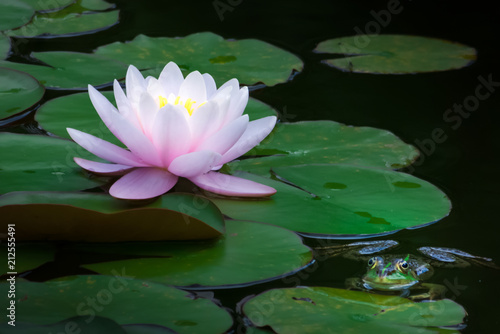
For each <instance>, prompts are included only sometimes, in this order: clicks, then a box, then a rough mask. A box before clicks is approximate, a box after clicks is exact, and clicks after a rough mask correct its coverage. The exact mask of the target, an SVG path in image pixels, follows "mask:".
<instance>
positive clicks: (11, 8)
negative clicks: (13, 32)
mask: <svg viewBox="0 0 500 334" xmlns="http://www.w3.org/2000/svg"><path fill="white" fill-rule="evenodd" d="M34 14H35V10H34V9H33V7H31V6H30V5H29V4H27V3H26V2H24V1H21V0H2V2H0V31H2V30H9V29H14V28H17V27H20V26H23V25H25V24H26V23H28V22H29V21H30V20H31V18H32V17H33V15H34Z"/></svg>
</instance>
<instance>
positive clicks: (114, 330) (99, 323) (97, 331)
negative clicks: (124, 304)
mask: <svg viewBox="0 0 500 334" xmlns="http://www.w3.org/2000/svg"><path fill="white" fill-rule="evenodd" d="M86 320H88V317H72V318H68V319H64V320H61V321H59V322H57V323H54V324H49V325H36V324H31V323H23V322H21V323H19V322H16V326H11V325H9V324H7V323H4V324H0V333H2V334H20V333H22V334H40V333H49V334H51V333H53V334H56V333H57V334H60V333H92V334H128V332H127V331H126V329H125V328H124V327H122V326H120V325H118V324H117V323H116V322H114V321H113V320H111V319H108V318H102V317H99V316H97V317H95V318H94V319H93V320H92V321H91V322H89V323H87V321H86ZM162 328H163V327H162ZM79 331H80V332H79ZM145 333H147V332H145ZM164 333H169V332H164Z"/></svg>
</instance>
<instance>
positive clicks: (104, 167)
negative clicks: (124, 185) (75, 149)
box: [73, 157, 134, 175]
mask: <svg viewBox="0 0 500 334" xmlns="http://www.w3.org/2000/svg"><path fill="white" fill-rule="evenodd" d="M73 160H75V162H76V163H77V164H78V165H79V166H80V167H82V168H84V169H86V170H88V171H90V172H93V173H98V174H105V175H123V174H125V172H127V171H129V170H130V169H132V168H134V167H131V166H126V165H119V164H106V163H102V162H96V161H90V160H86V159H82V158H76V157H75V158H73Z"/></svg>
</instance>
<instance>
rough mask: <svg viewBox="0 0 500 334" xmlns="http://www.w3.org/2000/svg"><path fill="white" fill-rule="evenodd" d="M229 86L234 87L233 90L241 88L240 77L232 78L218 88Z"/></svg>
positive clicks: (222, 88)
mask: <svg viewBox="0 0 500 334" xmlns="http://www.w3.org/2000/svg"><path fill="white" fill-rule="evenodd" d="M227 87H232V91H233V92H237V91H238V90H239V89H240V83H239V82H238V79H231V80H229V81H227V82H225V83H224V84H223V85H222V86H220V87H219V89H218V90H219V91H221V90H224V89H226V88H227Z"/></svg>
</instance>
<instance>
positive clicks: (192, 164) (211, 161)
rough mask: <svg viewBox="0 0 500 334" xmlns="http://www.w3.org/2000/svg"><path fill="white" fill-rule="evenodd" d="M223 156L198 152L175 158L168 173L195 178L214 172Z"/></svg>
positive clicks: (210, 152)
mask: <svg viewBox="0 0 500 334" xmlns="http://www.w3.org/2000/svg"><path fill="white" fill-rule="evenodd" d="M220 158H221V155H220V154H218V153H215V152H212V151H198V152H191V153H188V154H184V155H181V156H179V157H177V158H175V159H174V160H173V161H172V163H171V164H170V166H169V167H168V171H169V172H170V173H172V174H175V175H177V176H182V177H187V178H189V177H193V176H196V175H201V174H204V173H207V172H209V171H210V170H212V168H213V167H214V166H217V165H218V164H219V161H220Z"/></svg>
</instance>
